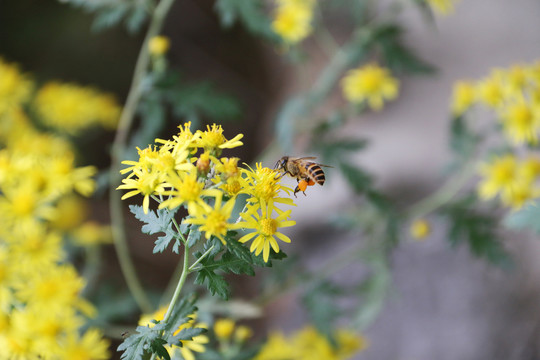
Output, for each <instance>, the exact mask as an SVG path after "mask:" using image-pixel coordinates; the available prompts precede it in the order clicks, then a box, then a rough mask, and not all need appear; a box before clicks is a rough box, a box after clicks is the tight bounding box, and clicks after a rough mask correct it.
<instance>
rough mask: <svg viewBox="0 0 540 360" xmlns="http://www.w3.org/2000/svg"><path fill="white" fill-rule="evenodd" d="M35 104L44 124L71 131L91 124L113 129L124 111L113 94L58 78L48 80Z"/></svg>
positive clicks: (80, 129)
mask: <svg viewBox="0 0 540 360" xmlns="http://www.w3.org/2000/svg"><path fill="white" fill-rule="evenodd" d="M34 105H35V109H36V112H37V114H38V115H39V116H40V119H41V120H42V121H43V123H44V124H46V125H47V126H50V127H53V128H55V129H57V130H60V131H65V132H67V133H70V134H77V133H79V132H80V131H82V130H83V129H86V128H88V127H89V126H91V125H101V126H103V127H105V128H107V129H114V128H115V127H116V124H117V122H118V119H119V117H120V111H121V110H120V107H119V106H118V104H117V103H116V100H115V99H114V97H113V96H112V95H110V94H102V93H100V92H98V91H97V90H94V89H92V88H89V87H82V86H79V85H75V84H65V83H59V82H50V83H48V84H45V85H44V86H43V87H42V88H41V89H40V90H39V91H38V93H37V95H36V98H35V103H34Z"/></svg>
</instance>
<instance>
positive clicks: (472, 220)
mask: <svg viewBox="0 0 540 360" xmlns="http://www.w3.org/2000/svg"><path fill="white" fill-rule="evenodd" d="M466 203H467V202H456V203H454V204H449V205H448V206H447V208H445V209H443V210H442V213H443V214H445V215H447V217H448V220H449V222H450V226H449V236H448V239H449V241H450V243H451V244H452V245H454V246H456V245H457V244H459V243H461V242H464V241H465V242H466V243H467V244H468V245H469V249H470V251H471V253H472V254H473V255H474V256H477V257H481V258H485V259H486V260H488V261H490V262H491V263H493V264H498V265H502V266H506V265H508V264H509V263H510V258H509V256H508V254H507V253H506V251H505V250H504V247H503V245H502V242H501V239H500V238H499V237H498V235H497V233H496V230H497V224H498V221H497V219H495V218H494V217H493V216H491V215H487V214H482V213H480V212H478V211H476V210H474V208H472V207H470V206H464V204H466Z"/></svg>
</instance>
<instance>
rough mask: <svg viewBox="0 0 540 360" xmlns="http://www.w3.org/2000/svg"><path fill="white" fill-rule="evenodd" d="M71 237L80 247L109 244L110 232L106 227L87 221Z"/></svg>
mask: <svg viewBox="0 0 540 360" xmlns="http://www.w3.org/2000/svg"><path fill="white" fill-rule="evenodd" d="M73 237H74V238H75V242H76V243H77V244H78V245H82V246H93V245H101V244H111V243H112V230H111V227H110V226H108V225H100V224H98V223H96V222H94V221H87V222H85V223H84V224H82V225H81V226H79V227H78V228H77V229H76V230H75V231H74V232H73Z"/></svg>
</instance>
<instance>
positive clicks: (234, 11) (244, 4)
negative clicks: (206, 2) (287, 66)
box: [216, 0, 279, 41]
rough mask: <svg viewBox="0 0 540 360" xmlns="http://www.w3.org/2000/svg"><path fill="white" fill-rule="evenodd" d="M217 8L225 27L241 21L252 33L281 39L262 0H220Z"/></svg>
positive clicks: (272, 38)
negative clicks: (265, 10) (274, 29)
mask: <svg viewBox="0 0 540 360" xmlns="http://www.w3.org/2000/svg"><path fill="white" fill-rule="evenodd" d="M216 10H217V13H218V15H219V16H220V19H221V24H222V26H223V27H225V28H230V27H232V26H233V25H234V24H235V23H236V22H240V23H241V24H242V25H244V27H245V28H246V29H247V30H248V31H249V32H251V33H252V34H255V35H261V36H264V37H266V38H267V39H271V40H274V41H277V40H278V39H279V37H278V36H277V34H275V33H274V32H273V31H272V29H271V27H270V20H269V18H268V17H267V16H266V14H265V13H264V11H263V3H262V1H260V0H218V1H217V2H216Z"/></svg>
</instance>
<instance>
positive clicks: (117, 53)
mask: <svg viewBox="0 0 540 360" xmlns="http://www.w3.org/2000/svg"><path fill="white" fill-rule="evenodd" d="M92 19H93V17H92V16H91V15H88V14H85V13H84V12H83V11H81V10H80V9H75V8H73V7H70V6H69V5H66V4H62V3H61V2H58V1H52V0H39V1H38V0H33V1H32V0H18V1H7V0H3V1H0V56H2V57H4V58H5V59H7V60H8V61H10V62H16V63H18V64H19V65H20V67H21V68H22V69H23V70H24V71H26V72H29V73H32V74H33V76H34V77H35V78H36V79H37V80H38V81H43V82H44V81H47V80H61V81H67V82H76V83H79V84H84V85H92V86H95V87H97V88H99V89H101V90H104V91H108V92H112V93H114V94H115V95H116V96H117V98H118V100H119V102H120V103H123V101H124V100H125V96H126V94H127V91H128V88H129V86H130V81H131V77H132V74H133V66H134V63H135V60H136V57H137V54H138V51H139V49H140V45H141V42H142V35H141V34H137V35H130V34H128V33H126V31H125V29H124V28H120V27H116V28H112V29H108V30H104V31H102V32H99V33H95V32H92V31H91V24H92V21H93V20H92ZM538 19H540V3H539V2H538V1H535V0H515V1H511V2H510V1H504V0H463V1H461V2H460V3H459V4H458V5H457V6H456V10H455V13H454V14H452V15H450V16H447V17H444V18H437V19H436V21H435V22H434V23H426V22H425V21H424V19H423V18H422V16H421V14H420V13H419V12H418V11H415V9H413V8H411V9H410V10H406V11H404V12H403V13H402V14H401V16H400V21H401V22H402V24H403V26H404V28H405V29H406V34H405V36H406V43H407V44H408V45H409V46H410V47H412V48H413V49H415V50H416V52H417V54H418V55H419V56H420V57H421V58H422V59H424V60H426V61H427V62H428V63H430V64H433V65H435V66H436V67H437V70H438V71H437V72H436V73H435V74H434V75H432V76H415V77H404V78H401V79H400V80H401V89H400V95H399V98H398V99H397V100H396V101H394V102H392V103H390V104H388V105H387V106H386V107H385V109H384V111H381V112H375V113H374V112H368V113H364V114H362V115H361V116H359V117H358V119H356V120H355V121H354V122H349V123H348V124H347V125H346V127H345V128H343V129H342V132H343V133H348V134H355V135H358V136H359V137H362V138H368V139H369V140H370V146H369V147H368V148H367V150H365V151H363V152H362V153H361V154H358V156H356V157H355V158H354V161H355V162H356V163H357V164H358V165H361V166H363V167H364V168H365V169H367V170H369V171H370V172H372V173H373V174H374V175H375V177H376V186H377V187H378V188H380V189H381V190H383V191H384V192H385V193H387V194H389V195H390V196H391V198H392V199H394V200H396V201H397V202H398V203H400V204H403V205H404V206H405V205H407V204H411V203H413V202H415V201H417V200H418V199H420V198H422V197H424V196H426V195H427V194H429V193H430V192H432V191H434V190H436V189H437V188H438V187H439V186H440V184H442V183H443V182H444V179H445V176H444V172H443V170H444V167H445V165H447V164H448V162H449V161H450V152H449V150H448V137H449V110H448V107H449V105H448V104H449V99H450V96H451V91H452V85H453V83H454V82H455V81H457V80H460V79H478V78H481V77H483V76H485V75H486V74H487V73H488V72H489V70H490V69H492V68H494V67H508V66H510V65H512V64H516V63H532V62H534V61H536V60H538V59H539V58H540V28H539V25H538ZM328 21H329V27H330V28H331V29H332V31H334V33H335V36H336V37H337V38H338V40H339V37H340V34H342V33H343V31H344V29H343V28H342V27H341V24H340V18H339V16H338V15H335V16H334V17H333V18H331V19H328ZM163 34H164V35H166V36H168V37H169V38H170V40H171V50H170V53H169V55H168V59H169V62H170V65H171V66H172V67H177V68H179V69H180V71H181V73H182V75H183V76H185V77H186V78H187V79H189V80H193V81H199V80H200V81H202V80H204V81H206V80H211V81H213V82H214V83H215V84H217V86H218V87H219V88H220V89H222V90H224V91H226V92H227V93H229V94H231V95H233V96H235V97H237V98H238V99H239V102H240V104H241V107H242V115H241V118H240V119H239V120H238V121H234V122H230V124H227V126H226V135H227V134H236V133H238V132H240V133H243V134H245V137H244V139H243V141H244V144H245V145H244V146H243V147H242V148H241V150H239V151H238V152H237V153H236V155H239V156H240V157H241V158H242V159H243V160H244V161H246V162H252V161H254V160H256V159H258V158H259V157H260V154H261V152H262V151H263V150H264V149H265V147H266V146H267V145H268V144H269V143H270V142H271V140H272V139H273V137H274V126H273V120H274V118H275V116H276V113H277V111H278V109H279V108H280V106H282V104H283V102H284V101H285V99H287V98H288V97H290V96H291V95H293V94H294V93H295V92H296V91H298V88H297V87H298V84H296V83H294V81H291V80H292V79H295V77H293V76H291V74H292V73H293V71H294V69H293V68H292V67H291V66H290V65H289V64H288V63H287V61H285V60H284V58H283V57H282V56H281V55H282V54H281V53H280V50H279V49H276V48H274V47H272V46H271V45H269V44H267V43H264V42H263V41H261V40H260V39H258V38H256V37H254V36H252V35H250V34H249V33H247V32H246V31H245V30H244V29H243V28H242V27H241V26H238V25H237V26H234V27H232V28H230V29H227V30H223V29H222V28H221V26H220V24H219V19H218V17H217V16H216V14H215V11H214V2H213V1H210V0H182V1H177V2H176V3H175V5H174V6H173V9H172V11H171V13H170V15H169V16H168V18H167V21H166V24H165V27H164V30H163ZM306 52H307V54H308V56H309V57H310V58H311V60H312V61H311V62H310V70H312V71H316V70H317V68H318V67H320V66H322V62H323V58H322V55H321V52H320V49H318V48H317V46H315V44H312V43H310V42H309V41H307V43H306ZM311 67H313V69H311ZM338 96H339V95H337V96H336V98H337V97H338ZM336 101H339V99H338V100H336ZM175 127H176V124H174V123H172V122H171V123H170V124H169V125H168V126H167V129H165V130H164V131H163V136H162V137H163V138H169V137H170V136H171V135H172V134H173V133H174V132H175ZM224 127H225V126H224ZM112 138H113V134H112V133H105V134H103V133H101V134H99V136H94V137H92V136H90V138H86V139H84V138H83V139H82V141H81V143H80V151H81V154H82V157H83V158H84V162H86V163H92V164H96V165H97V166H99V167H100V168H101V169H104V168H106V167H107V166H108V164H109V162H110V158H109V155H108V150H109V144H110V143H111V141H112ZM139 146H141V147H144V146H146V144H140V145H139ZM298 150H299V151H301V150H302V149H301V145H299V149H298ZM297 155H311V154H297ZM275 160H277V159H275ZM275 160H272V161H268V159H265V160H264V161H265V162H267V163H265V164H264V165H266V166H270V167H271V166H273V164H274V162H275ZM330 165H331V164H330ZM290 184H291V185H294V180H290ZM346 189H347V188H346V186H345V185H344V180H343V179H342V178H341V177H340V176H339V174H338V173H337V172H333V171H332V170H331V169H330V170H328V171H327V183H326V184H325V186H324V188H321V187H313V188H311V189H310V191H309V193H308V196H306V197H304V196H303V195H300V196H299V197H298V201H297V204H298V206H297V208H296V209H295V211H294V216H295V220H296V221H297V224H298V225H297V226H296V227H295V228H294V230H292V231H291V232H290V236H291V238H293V239H294V243H293V244H292V245H290V246H289V245H287V246H285V248H284V250H285V251H286V252H287V253H288V254H289V255H292V254H296V255H297V256H300V257H301V260H300V261H301V262H304V263H305V264H306V266H308V267H309V268H310V269H312V270H314V271H316V269H317V268H318V266H320V264H321V263H323V262H324V259H325V258H326V257H327V256H328V254H329V253H334V252H341V251H345V252H346V251H347V249H348V248H349V247H350V246H351V244H353V243H354V242H355V241H359V240H358V237H357V236H355V235H354V234H351V233H345V232H343V233H341V234H340V233H339V232H337V233H336V231H335V230H329V229H328V227H327V226H326V225H324V224H326V223H327V219H328V218H329V217H330V216H332V215H333V214H336V213H338V212H339V211H340V210H342V209H343V208H346V207H347V206H349V205H351V202H352V201H353V200H351V196H350V194H349V193H348V192H347V191H346ZM98 195H99V194H98ZM92 209H93V211H92V214H93V215H92V216H93V217H95V218H96V219H97V220H99V221H101V222H107V218H108V215H107V213H108V205H107V199H106V196H105V194H101V196H98V197H97V198H95V199H93V200H92ZM127 219H128V221H129V226H128V227H129V229H130V232H131V233H130V234H129V239H130V246H131V247H130V249H131V252H132V255H133V256H134V257H135V262H136V264H137V270H138V273H139V274H141V275H143V274H144V275H143V283H147V284H152V286H155V287H156V288H160V287H165V286H166V280H167V279H166V276H163V274H172V272H173V270H174V268H175V266H176V262H177V261H176V258H175V256H174V254H170V253H166V254H158V255H151V254H152V248H153V243H152V241H149V239H148V238H146V237H143V236H142V235H141V234H140V231H139V229H140V225H139V223H138V222H137V221H136V220H135V219H133V218H132V217H130V216H127ZM443 227H444V225H443V224H437V223H435V224H434V231H433V234H432V235H431V236H430V237H429V238H428V239H427V240H426V241H422V242H418V241H412V240H411V241H404V242H402V243H401V244H400V246H399V247H398V248H397V250H396V251H395V252H394V254H393V257H392V259H391V262H392V271H393V275H392V276H393V278H392V289H391V294H390V296H388V298H387V300H386V302H385V304H384V309H383V311H382V312H381V314H380V316H379V317H378V318H377V320H376V321H375V322H374V324H373V325H372V326H371V327H370V328H369V330H368V331H367V333H366V337H367V338H368V339H369V343H370V346H369V348H368V349H367V350H366V351H365V352H362V353H361V354H360V355H359V356H358V359H402V360H429V359H439V360H446V359H460V360H469V359H470V360H473V359H488V358H489V359H501V360H503V359H504V360H511V359H520V360H521V359H523V360H526V359H538V358H540V301H539V299H540V266H539V265H538V261H537V259H538V258H540V245H539V244H538V240H537V239H535V238H534V237H533V236H527V235H523V234H520V235H517V234H515V233H511V232H506V233H504V237H505V246H506V247H507V249H508V250H509V252H510V253H511V254H512V256H514V260H515V264H514V267H513V268H511V269H508V270H502V269H499V268H496V267H493V266H491V265H489V264H487V263H485V262H484V261H482V260H478V259H474V258H473V257H472V256H471V255H470V253H469V251H467V249H465V248H462V247H458V248H457V249H454V250H452V249H451V248H450V246H449V245H448V243H447V241H445V239H444V236H445V235H444V233H443V231H442V229H441V228H443ZM403 231H406V229H404V230H403ZM103 256H104V259H105V260H104V263H105V264H106V270H104V272H103V274H102V275H101V276H102V277H103V278H107V279H110V278H111V277H112V278H114V277H118V266H117V264H116V259H115V254H114V250H113V248H112V247H111V248H108V249H107V250H106V251H105V252H104V254H103ZM364 273H365V269H363V268H362V267H360V266H350V267H347V268H345V269H343V270H341V271H340V272H338V273H337V274H335V278H336V281H338V282H345V283H346V282H347V281H354V279H357V278H360V277H362V276H364ZM118 281H121V279H119V280H118ZM234 281H235V288H236V289H237V291H238V292H239V293H240V294H242V296H245V297H247V298H249V297H251V296H253V295H256V294H255V292H256V288H255V283H256V281H257V279H251V278H248V279H246V278H243V277H236V278H235V279H234ZM297 295H298V294H297V293H294V292H293V293H291V294H287V295H286V296H284V297H281V298H279V300H277V301H275V302H273V303H271V304H270V305H269V308H268V310H267V313H266V315H265V318H264V320H261V322H262V324H259V325H260V326H263V324H264V327H265V328H270V329H271V328H279V329H290V330H294V329H297V328H299V327H300V326H301V324H302V323H304V322H305V320H306V314H305V311H304V309H303V308H302V305H300V303H299V302H298V301H296V297H297ZM257 326H258V325H257Z"/></svg>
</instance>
